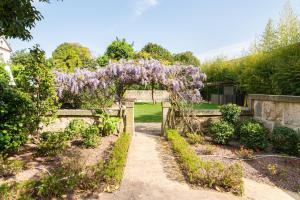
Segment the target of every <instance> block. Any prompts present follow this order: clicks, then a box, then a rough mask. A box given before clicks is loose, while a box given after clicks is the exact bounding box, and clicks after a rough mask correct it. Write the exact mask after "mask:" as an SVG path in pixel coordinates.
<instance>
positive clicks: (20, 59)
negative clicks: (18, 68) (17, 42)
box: [10, 49, 30, 66]
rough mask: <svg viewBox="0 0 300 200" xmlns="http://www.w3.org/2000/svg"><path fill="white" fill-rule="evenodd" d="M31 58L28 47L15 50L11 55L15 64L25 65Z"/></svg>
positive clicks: (12, 62)
mask: <svg viewBox="0 0 300 200" xmlns="http://www.w3.org/2000/svg"><path fill="white" fill-rule="evenodd" d="M29 59H30V53H29V52H28V51H27V50H26V49H22V50H18V51H15V52H14V53H13V54H12V55H11V57H10V60H11V64H13V65H23V66H24V65H25V64H26V63H28V61H29Z"/></svg>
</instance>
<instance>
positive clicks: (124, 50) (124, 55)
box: [105, 38, 135, 61]
mask: <svg viewBox="0 0 300 200" xmlns="http://www.w3.org/2000/svg"><path fill="white" fill-rule="evenodd" d="M132 46H133V44H129V43H127V42H126V40H125V39H122V40H120V39H119V38H116V40H114V41H113V42H112V43H111V44H110V45H109V46H108V47H107V49H106V52H105V55H106V56H107V57H108V58H109V59H113V60H117V61H118V60H120V59H132V58H134V54H135V53H134V49H133V47H132Z"/></svg>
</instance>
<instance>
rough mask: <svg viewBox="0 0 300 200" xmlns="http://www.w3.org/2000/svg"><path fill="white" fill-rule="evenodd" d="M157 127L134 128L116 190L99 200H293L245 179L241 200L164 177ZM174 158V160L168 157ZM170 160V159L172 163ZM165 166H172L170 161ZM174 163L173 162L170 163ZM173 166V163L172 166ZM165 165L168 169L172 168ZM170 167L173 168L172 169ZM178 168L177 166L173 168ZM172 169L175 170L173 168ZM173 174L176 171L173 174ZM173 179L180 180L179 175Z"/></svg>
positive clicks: (267, 186) (138, 126)
mask: <svg viewBox="0 0 300 200" xmlns="http://www.w3.org/2000/svg"><path fill="white" fill-rule="evenodd" d="M160 126H161V124H160V123H147V124H142V123H140V124H136V127H135V133H134V135H133V137H132V141H131V145H130V148H129V152H128V158H127V164H126V167H125V171H124V178H123V181H122V184H121V187H120V190H118V191H116V192H114V193H103V194H100V196H99V199H101V200H154V199H163V200H187V199H188V200H199V199H201V200H206V199H207V200H208V199H209V200H226V199H230V200H234V199H255V200H256V199H257V200H268V199H270V200H271V199H272V200H290V199H294V198H292V197H291V196H289V195H288V194H287V193H285V192H283V191H282V190H280V189H278V188H275V187H272V186H269V185H266V184H261V183H257V182H255V181H251V180H248V179H245V193H246V194H245V196H244V197H243V198H241V197H237V196H234V195H232V194H229V193H220V192H216V191H213V190H207V189H198V188H197V189H193V188H191V187H190V186H189V185H188V184H187V183H186V182H185V181H182V180H181V181H180V180H174V179H172V178H170V177H169V176H168V173H169V172H168V171H167V170H166V169H167V167H166V166H165V161H164V160H163V158H164V155H162V153H165V152H162V151H161V149H162V148H163V143H162V141H163V140H162V138H161V137H160V136H159V134H160ZM172 157H173V158H174V156H172ZM173 160H174V159H173ZM168 162H172V160H171V161H170V159H169V161H168ZM174 162H175V160H174ZM173 164H174V163H173ZM173 164H169V165H173ZM175 165H177V164H175ZM173 167H174V166H173ZM177 167H178V165H177ZM175 168H176V167H175ZM175 173H176V170H175ZM174 175H175V176H177V177H179V178H177V179H180V176H182V175H181V172H180V171H178V172H177V175H176V174H174V171H173V176H174Z"/></svg>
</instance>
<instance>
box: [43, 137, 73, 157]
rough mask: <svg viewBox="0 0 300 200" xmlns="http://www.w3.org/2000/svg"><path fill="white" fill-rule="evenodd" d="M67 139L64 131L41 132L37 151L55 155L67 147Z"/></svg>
mask: <svg viewBox="0 0 300 200" xmlns="http://www.w3.org/2000/svg"><path fill="white" fill-rule="evenodd" d="M67 139H68V137H67V136H66V134H65V133H64V132H43V133H41V135H40V143H39V145H38V152H39V153H40V154H41V155H46V156H55V155H57V154H59V153H61V152H62V151H63V150H64V149H65V148H66V147H67V143H66V142H67Z"/></svg>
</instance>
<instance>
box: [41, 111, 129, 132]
mask: <svg viewBox="0 0 300 200" xmlns="http://www.w3.org/2000/svg"><path fill="white" fill-rule="evenodd" d="M124 109H125V108H124ZM107 112H108V113H109V115H110V116H112V117H119V118H120V119H121V120H120V123H119V126H118V132H121V131H124V127H125V123H124V121H125V120H124V118H126V117H125V115H124V112H123V113H120V112H121V111H120V109H119V108H118V107H115V108H110V109H108V110H107ZM73 119H82V120H84V121H86V122H87V123H89V124H93V123H94V122H95V120H96V116H95V112H94V111H93V110H80V109H61V110H58V113H57V117H56V118H55V119H54V120H53V121H52V122H51V123H50V124H49V125H47V126H42V132H45V131H54V132H55V131H63V130H64V129H65V128H66V127H67V126H68V124H69V123H70V122H71V121H72V120H73Z"/></svg>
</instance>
